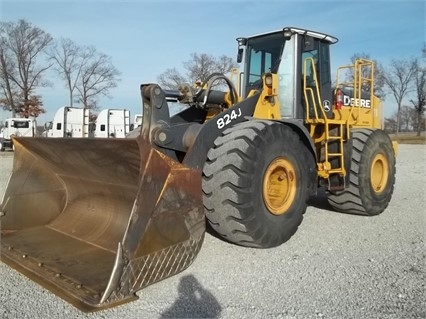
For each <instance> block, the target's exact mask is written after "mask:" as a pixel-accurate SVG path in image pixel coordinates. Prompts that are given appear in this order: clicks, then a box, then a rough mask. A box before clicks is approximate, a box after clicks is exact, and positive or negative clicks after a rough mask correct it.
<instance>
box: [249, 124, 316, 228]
mask: <svg viewBox="0 0 426 319" xmlns="http://www.w3.org/2000/svg"><path fill="white" fill-rule="evenodd" d="M274 126H275V128H274ZM271 128H272V130H279V131H280V133H281V134H282V135H283V136H285V137H289V138H287V139H286V140H282V139H280V138H276V137H275V136H273V134H268V139H266V140H262V141H259V142H258V143H257V145H258V148H257V150H256V159H254V161H255V163H257V164H256V165H255V170H254V172H253V186H252V187H253V192H252V194H253V201H252V203H253V208H252V209H253V211H254V212H258V213H257V217H258V218H259V219H261V223H262V224H263V223H265V224H268V227H270V229H274V230H275V231H277V232H282V233H283V234H286V233H288V232H289V231H291V230H292V229H293V228H294V227H297V225H299V224H300V220H301V219H302V217H303V213H304V212H305V210H306V207H307V204H306V200H307V189H308V174H307V172H308V169H307V168H306V167H305V165H304V163H306V162H305V161H304V159H303V158H301V154H303V152H301V148H300V149H298V147H297V145H302V144H301V142H300V140H299V137H298V136H297V135H296V133H294V131H293V130H291V129H290V128H288V127H286V126H284V125H282V124H275V125H272V126H271V127H270V129H271ZM269 137H271V138H269ZM280 157H281V158H284V159H286V160H287V161H289V162H290V163H291V164H292V165H293V167H294V170H295V174H296V176H295V179H296V187H297V191H296V194H295V198H294V201H293V203H292V204H291V206H290V207H289V208H288V210H287V212H286V213H284V214H282V215H274V214H272V213H271V212H270V211H269V210H268V208H267V207H266V205H265V201H264V197H263V182H264V176H265V172H266V170H267V168H268V166H269V165H270V164H271V162H272V161H273V160H275V159H276V158H280Z"/></svg>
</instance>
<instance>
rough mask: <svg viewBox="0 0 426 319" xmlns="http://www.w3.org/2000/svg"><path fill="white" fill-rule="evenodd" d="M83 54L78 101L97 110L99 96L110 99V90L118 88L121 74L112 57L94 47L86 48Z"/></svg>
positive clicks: (78, 82) (78, 84) (77, 87)
mask: <svg viewBox="0 0 426 319" xmlns="http://www.w3.org/2000/svg"><path fill="white" fill-rule="evenodd" d="M82 54H83V58H82V61H83V60H84V65H82V67H81V73H80V76H79V79H78V81H77V85H76V89H77V91H78V93H79V96H78V99H79V101H80V102H81V103H82V104H83V106H84V107H87V108H93V109H95V108H96V105H97V99H98V98H99V96H100V95H103V96H107V97H109V90H110V89H112V88H115V87H117V82H118V81H119V80H120V79H119V78H118V76H119V75H120V72H119V71H118V70H117V69H116V68H115V67H114V65H113V64H112V62H111V58H110V57H108V56H107V55H105V54H103V53H99V52H97V51H96V49H95V48H93V47H86V48H85V49H84V51H83V53H82Z"/></svg>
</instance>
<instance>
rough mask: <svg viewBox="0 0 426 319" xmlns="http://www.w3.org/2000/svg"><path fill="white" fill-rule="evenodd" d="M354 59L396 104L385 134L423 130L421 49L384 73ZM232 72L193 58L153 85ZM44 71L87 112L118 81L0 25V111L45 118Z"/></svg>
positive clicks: (66, 42) (60, 42) (92, 62)
mask: <svg viewBox="0 0 426 319" xmlns="http://www.w3.org/2000/svg"><path fill="white" fill-rule="evenodd" d="M357 58H363V59H368V60H373V61H374V62H375V85H374V93H375V95H377V96H378V97H380V98H381V99H382V100H384V99H385V97H386V96H387V95H391V96H392V97H393V98H394V99H395V102H396V104H397V111H396V112H395V114H393V115H392V116H391V117H390V118H386V119H385V123H384V124H385V129H387V130H388V131H392V132H396V134H398V132H399V131H401V130H403V131H407V130H410V131H417V134H418V135H420V131H422V130H424V129H425V121H424V111H425V104H426V45H425V46H424V47H423V49H422V52H421V55H420V56H419V57H412V58H408V59H393V60H392V61H391V62H390V64H389V65H387V66H386V67H383V66H382V65H381V64H380V63H379V62H378V61H377V60H375V59H371V58H370V56H369V54H366V53H356V54H354V55H353V56H352V57H351V61H352V63H353V62H354V61H355V59H357ZM40 61H41V62H40ZM236 67H238V65H237V63H236V62H235V61H234V59H232V58H230V57H227V56H225V55H222V56H220V57H214V56H212V55H209V54H205V53H201V54H198V53H193V54H192V55H191V58H190V60H188V61H186V62H183V69H184V70H185V73H182V72H180V71H178V69H177V68H176V67H173V68H169V69H166V70H165V71H164V72H163V73H161V74H159V76H158V78H157V81H158V83H159V84H160V85H161V86H162V87H164V88H169V89H172V88H177V86H178V85H179V84H182V83H195V82H196V81H201V82H204V81H205V80H206V79H207V77H208V76H209V75H211V74H212V73H222V74H226V73H228V72H230V71H231V69H233V68H236ZM49 69H53V70H54V71H55V72H56V74H57V75H58V76H59V77H60V79H61V80H62V81H63V83H64V85H65V87H66V88H67V90H68V95H69V106H73V103H74V102H78V103H79V104H81V105H82V106H84V107H87V108H92V109H96V107H97V101H98V99H99V98H100V97H101V96H109V93H110V90H111V89H113V88H115V87H116V86H117V84H118V82H119V81H120V78H119V76H120V75H121V74H120V72H119V71H118V70H117V69H116V68H115V67H114V65H113V64H112V62H111V58H110V57H109V56H107V55H106V54H104V53H101V52H98V51H97V50H96V49H95V48H94V47H93V46H83V45H78V44H76V43H75V42H73V41H72V40H71V39H67V38H60V39H53V38H52V36H51V35H50V34H49V33H47V32H45V31H44V30H42V29H40V28H38V27H36V26H34V25H32V24H31V23H29V22H27V21H26V20H19V21H17V22H0V107H3V108H4V109H5V110H9V111H11V112H12V115H13V116H15V115H18V116H21V117H37V116H38V115H39V114H41V113H44V108H43V101H42V97H41V96H40V95H38V94H37V89H39V88H42V87H47V86H51V85H52V82H51V81H49V80H47V79H45V74H46V71H47V70H49ZM348 76H349V77H350V76H353V75H351V74H349V75H348ZM408 96H409V97H410V99H409V100H408V102H407V97H408Z"/></svg>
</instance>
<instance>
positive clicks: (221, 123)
mask: <svg viewBox="0 0 426 319" xmlns="http://www.w3.org/2000/svg"><path fill="white" fill-rule="evenodd" d="M241 115H242V113H241V109H240V108H238V109H236V110H232V112H231V113H229V114H225V115H223V116H222V117H220V118H218V119H217V121H216V124H217V128H218V129H219V130H221V129H223V128H224V127H225V126H226V125H228V124H230V123H231V122H232V121H233V120H235V119H237V118H239V117H240V116H241Z"/></svg>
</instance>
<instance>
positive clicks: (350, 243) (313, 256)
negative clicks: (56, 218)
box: [0, 145, 426, 319]
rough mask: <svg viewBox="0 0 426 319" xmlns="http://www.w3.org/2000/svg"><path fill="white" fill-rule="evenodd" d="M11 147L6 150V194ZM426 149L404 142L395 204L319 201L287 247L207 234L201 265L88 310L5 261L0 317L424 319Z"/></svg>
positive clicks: (0, 267)
mask: <svg viewBox="0 0 426 319" xmlns="http://www.w3.org/2000/svg"><path fill="white" fill-rule="evenodd" d="M12 156H13V153H10V152H9V153H3V154H1V155H0V192H2V190H3V189H4V187H5V185H6V183H7V178H8V175H9V172H10V169H11V163H12ZM425 177H426V145H400V146H399V155H398V157H397V182H396V185H395V192H394V196H393V199H392V201H391V203H390V205H389V207H388V209H387V210H386V211H385V212H384V213H383V214H381V215H379V216H375V217H360V216H352V215H345V214H339V213H336V212H332V211H329V210H326V209H323V208H324V207H325V204H324V200H323V199H321V198H316V199H314V200H313V202H312V206H311V207H309V209H308V211H307V212H306V214H305V219H304V221H303V223H302V225H301V226H300V228H299V230H298V232H297V233H296V234H295V235H294V236H293V238H292V239H291V240H290V241H288V242H287V243H285V244H283V245H281V246H280V247H277V248H273V249H267V250H259V249H250V248H243V247H238V246H235V245H231V244H228V243H225V242H223V241H221V240H220V239H217V238H215V237H214V236H212V235H210V234H207V236H206V239H205V242H204V245H203V248H202V249H201V252H200V254H199V256H198V257H197V259H196V260H195V262H194V264H193V265H192V266H190V267H189V268H188V269H187V270H185V271H184V272H182V273H181V274H179V275H177V276H174V277H172V278H169V279H166V280H164V281H162V282H160V283H158V284H155V285H153V286H150V287H148V288H146V289H144V290H141V291H140V292H139V293H138V296H139V297H140V299H139V300H137V301H135V302H132V303H128V304H125V305H122V306H119V307H116V308H113V309H108V310H104V311H101V312H96V313H89V314H85V313H82V312H80V311H78V310H77V309H75V308H73V307H72V306H70V305H69V304H67V303H65V302H64V301H62V300H61V299H59V298H58V297H56V296H54V295H53V294H52V293H50V292H49V291H47V290H45V289H43V288H41V287H40V286H39V285H37V284H35V283H34V282H32V281H30V280H28V279H27V278H26V277H24V276H23V275H21V274H19V273H17V272H16V271H14V270H13V269H10V268H9V267H8V266H6V265H5V264H3V263H0V301H1V303H0V318H4V319H6V318H45V319H47V318H123V319H125V318H132V319H133V318H182V317H185V318H207V317H208V318H303V319H305V318H336V319H337V318H338V319H341V318H398V319H399V318H404V319H405V318H407V319H408V318H426V303H425V300H426V298H425V297H426V296H425V284H426V280H425V277H426V276H425V273H426V256H425V255H426V250H425V236H426V217H425V216H426V215H425V209H424V207H425V206H426V200H425V198H426V188H425V180H426V179H425Z"/></svg>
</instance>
